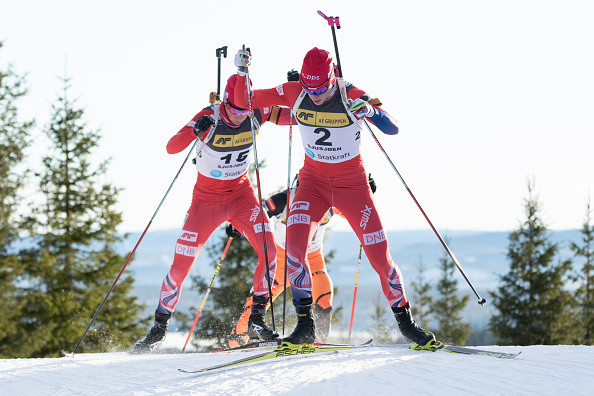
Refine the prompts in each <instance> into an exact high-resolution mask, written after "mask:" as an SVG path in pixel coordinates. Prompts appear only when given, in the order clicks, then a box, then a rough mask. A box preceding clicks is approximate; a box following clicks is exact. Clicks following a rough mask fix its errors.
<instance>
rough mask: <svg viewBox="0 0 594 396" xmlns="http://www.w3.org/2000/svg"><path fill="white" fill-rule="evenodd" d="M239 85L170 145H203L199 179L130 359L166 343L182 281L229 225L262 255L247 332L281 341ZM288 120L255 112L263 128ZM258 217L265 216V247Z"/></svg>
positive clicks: (272, 109)
mask: <svg viewBox="0 0 594 396" xmlns="http://www.w3.org/2000/svg"><path fill="white" fill-rule="evenodd" d="M236 80H237V75H236V74H234V75H232V76H231V77H230V78H229V79H228V80H227V85H226V87H225V93H224V96H223V101H222V102H221V103H220V104H218V103H217V104H214V105H211V106H209V107H206V108H204V109H203V110H202V111H200V112H199V113H198V114H196V115H195V116H194V117H193V118H192V120H191V121H190V122H188V124H186V125H185V126H184V127H183V128H182V129H181V130H180V131H179V132H178V133H177V134H176V135H174V136H173V137H172V138H171V139H170V140H169V142H168V143H167V152H168V153H169V154H176V153H179V152H181V151H183V150H184V149H185V148H186V147H188V146H189V145H190V144H191V143H192V142H193V141H194V140H195V139H197V138H198V139H200V141H199V142H198V144H197V146H196V150H197V154H196V168H197V169H198V178H197V180H196V184H195V186H194V191H193V194H192V203H191V205H190V208H189V209H188V213H187V214H186V219H185V221H184V224H183V228H182V231H181V232H180V235H179V237H178V239H177V243H176V245H175V255H174V258H173V264H172V265H171V269H170V270H169V273H168V274H167V275H166V276H165V279H164V280H163V284H162V286H161V295H160V299H159V304H158V306H157V310H156V312H155V322H154V325H153V327H152V328H151V330H150V331H149V333H148V334H147V336H146V337H145V338H144V339H142V340H140V341H138V342H137V343H136V344H135V345H134V348H133V350H132V351H131V353H132V354H144V353H151V352H152V351H154V350H155V349H157V348H158V347H159V345H160V344H161V343H162V342H163V341H164V340H165V336H166V334H167V327H168V324H169V319H170V318H171V316H172V314H173V311H174V310H175V307H176V305H177V303H178V301H179V298H180V294H181V289H182V284H183V282H184V280H185V279H186V277H187V276H188V274H189V272H190V270H191V268H192V266H193V265H194V261H195V260H196V258H197V257H198V254H199V253H200V250H201V249H202V247H203V246H204V244H205V243H206V241H207V240H208V238H209V237H210V235H211V234H212V232H213V231H214V230H215V229H216V228H217V227H218V226H219V225H220V224H222V223H224V222H226V221H229V222H230V223H232V224H233V226H234V227H235V228H236V229H237V230H239V231H240V232H241V233H242V234H243V235H244V236H246V238H247V239H248V240H249V242H250V243H251V245H252V246H253V247H254V250H255V251H256V253H257V254H258V266H257V267H256V270H255V273H254V279H253V284H254V286H253V288H254V299H253V306H252V314H251V315H250V318H249V323H248V326H250V327H253V328H254V329H256V330H257V331H256V333H257V334H256V336H257V337H258V338H260V339H262V340H272V339H274V338H278V334H277V333H276V332H273V330H271V329H270V328H269V327H268V326H267V325H266V323H265V322H264V312H265V307H266V304H267V303H268V299H269V291H268V280H267V277H266V263H265V260H264V257H265V254H264V253H265V249H266V252H267V254H268V265H269V270H270V277H271V278H272V279H274V273H275V266H276V248H275V244H274V238H273V234H272V230H271V229H270V222H269V220H268V217H267V216H265V215H264V214H262V210H261V209H260V208H261V207H260V204H259V202H258V198H257V197H256V193H255V191H254V188H253V187H252V184H251V182H250V179H249V177H248V166H249V163H250V160H251V157H252V150H253V142H252V131H251V126H250V122H249V121H246V120H247V118H248V113H249V109H248V108H247V106H246V107H241V106H238V105H237V103H236V102H235V100H234V97H233V91H234V87H235V84H236ZM243 84H245V81H244V82H243ZM289 114H290V113H289V111H288V109H280V108H279V107H277V106H267V107H254V108H253V115H254V117H255V118H256V120H257V121H258V123H259V124H260V125H261V124H263V123H264V122H266V121H271V122H273V123H275V124H278V125H288V124H289ZM257 132H258V131H255V133H257ZM260 216H264V223H265V226H264V228H265V231H266V245H267V246H266V247H265V246H264V243H263V238H262V231H263V230H262V218H261V217H260Z"/></svg>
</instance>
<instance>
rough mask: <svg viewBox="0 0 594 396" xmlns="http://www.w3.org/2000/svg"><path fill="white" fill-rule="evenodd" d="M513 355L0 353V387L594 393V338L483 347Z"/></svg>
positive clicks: (7, 391)
mask: <svg viewBox="0 0 594 396" xmlns="http://www.w3.org/2000/svg"><path fill="white" fill-rule="evenodd" d="M482 349H487V350H497V351H505V352H518V351H522V353H521V354H520V355H519V356H518V357H516V358H515V359H510V360H507V359H497V358H493V357H487V356H464V355H456V354H451V353H445V352H425V351H413V350H410V349H407V346H405V345H395V346H381V347H368V348H365V349H357V350H354V351H340V352H338V353H321V354H314V355H307V356H298V357H290V358H279V359H273V360H268V361H265V362H261V363H252V364H249V365H242V366H238V367H235V368H229V369H225V370H219V371H212V372H206V373H200V374H187V373H181V372H179V371H178V368H183V369H186V370H192V369H198V368H203V367H208V366H212V365H215V364H219V363H223V362H227V361H231V360H234V359H237V358H238V357H245V356H248V355H250V354H253V353H257V352H234V353H185V354H179V353H177V354H153V355H144V356H132V355H129V354H127V353H125V352H118V353H97V354H93V353H89V354H76V355H75V356H74V357H73V358H69V357H62V358H52V359H5V360H0V394H2V395H152V394H158V395H258V396H263V395H279V394H283V395H299V396H305V395H388V394H393V395H566V394H571V395H591V394H592V384H591V381H592V379H591V377H592V373H593V371H592V370H593V369H592V367H594V347H591V346H528V347H501V346H497V347H495V346H488V347H482Z"/></svg>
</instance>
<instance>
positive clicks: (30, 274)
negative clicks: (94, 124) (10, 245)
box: [14, 78, 142, 357]
mask: <svg viewBox="0 0 594 396" xmlns="http://www.w3.org/2000/svg"><path fill="white" fill-rule="evenodd" d="M63 82H64V93H63V96H61V97H59V98H58V101H57V103H56V104H53V105H52V114H51V121H50V123H49V125H48V126H47V128H46V131H45V132H46V134H47V137H48V138H49V140H50V142H51V145H50V152H48V153H47V155H45V156H43V158H42V166H41V171H40V172H39V173H37V174H36V176H37V177H38V179H39V190H40V192H41V196H42V198H43V202H42V203H41V204H38V205H35V206H34V207H32V209H31V212H32V214H33V216H31V217H30V218H29V219H28V225H29V228H30V231H31V233H32V236H33V237H34V239H35V242H36V246H35V247H33V248H30V249H26V250H22V251H21V252H20V264H21V265H22V267H23V270H24V274H23V276H22V279H20V280H21V284H22V286H21V287H20V290H19V292H20V301H21V302H22V303H23V304H24V308H23V310H22V312H21V321H20V324H19V334H18V339H16V340H14V343H15V350H18V351H19V353H20V354H21V355H20V356H23V357H25V356H27V357H46V356H58V355H59V351H60V349H61V348H66V349H67V348H68V347H72V346H74V343H75V342H76V341H77V340H78V339H79V338H80V336H81V335H82V333H83V331H84V330H85V328H86V326H87V325H88V323H89V321H90V319H91V317H92V316H93V314H94V313H95V311H96V309H97V307H98V306H99V304H100V303H101V301H102V300H103V298H104V296H105V294H106V292H107V291H108V290H109V287H110V286H111V284H112V283H113V280H114V279H115V277H116V276H117V274H118V273H119V270H120V268H121V266H122V264H123V262H124V257H122V256H120V255H118V254H117V253H116V247H117V246H118V243H119V242H120V241H121V239H120V237H119V236H118V235H117V234H116V227H117V226H118V225H119V224H120V223H121V221H122V217H121V213H119V212H117V211H116V210H115V209H114V206H115V204H116V202H117V201H116V199H117V195H118V192H119V189H118V188H116V187H114V186H112V185H111V184H109V183H104V184H102V180H104V178H105V175H106V171H107V164H108V161H103V162H101V163H100V164H98V165H97V166H96V167H94V166H93V165H92V164H91V154H92V151H93V149H95V148H96V147H97V146H98V142H99V139H100V135H99V133H98V132H96V131H90V130H88V128H87V125H86V124H85V123H84V122H83V120H82V118H83V115H84V113H83V110H82V109H77V108H75V103H74V102H72V101H70V100H69V99H68V98H67V92H68V89H69V85H68V83H69V80H68V79H66V78H64V79H63ZM132 282H133V279H132V278H131V277H130V276H129V275H127V274H126V275H125V276H124V277H123V278H122V279H121V280H120V281H119V283H118V285H117V286H116V287H115V288H114V290H113V292H112V294H111V296H110V298H109V299H108V300H107V303H106V304H105V306H104V307H103V310H102V311H101V315H100V316H99V317H98V319H97V322H96V325H95V327H94V329H92V330H91V331H90V332H89V333H88V334H87V336H86V337H85V339H84V342H83V343H82V344H81V346H80V347H79V349H78V352H85V351H86V352H89V351H105V350H111V349H113V348H115V347H118V346H121V347H129V345H130V344H131V343H132V341H133V340H135V339H136V338H138V337H139V336H140V335H141V334H142V328H141V327H140V323H139V321H138V319H137V312H138V311H140V309H141V307H140V306H139V305H137V304H136V297H132V296H130V295H129V294H130V291H131V287H132Z"/></svg>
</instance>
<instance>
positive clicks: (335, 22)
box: [318, 11, 487, 306]
mask: <svg viewBox="0 0 594 396" xmlns="http://www.w3.org/2000/svg"><path fill="white" fill-rule="evenodd" d="M318 14H320V15H321V16H322V17H323V18H324V19H326V20H327V21H328V24H329V25H330V27H331V28H332V37H333V38H334V50H335V52H336V58H337V59H336V60H337V63H338V65H339V71H340V74H341V77H342V70H341V69H340V59H339V55H338V43H337V41H336V34H335V33H334V25H337V27H338V28H340V21H339V19H338V17H336V18H334V17H327V16H326V15H324V13H323V12H321V11H318ZM363 123H364V124H365V126H366V127H367V130H368V131H369V133H371V136H372V137H373V140H375V142H376V143H377V145H378V147H379V148H380V150H381V151H382V153H384V156H385V157H386V159H387V160H388V162H389V163H390V165H391V166H392V169H394V171H395V172H396V174H397V175H398V178H399V179H400V181H401V182H402V184H403V185H404V187H405V188H406V190H407V191H408V193H409V194H410V196H411V198H412V199H413V201H414V202H415V204H416V205H417V207H418V208H419V210H420V211H421V213H422V214H423V216H424V217H425V220H427V222H428V223H429V226H430V227H431V229H432V230H433V232H434V233H435V235H436V236H437V239H439V241H440V242H441V244H442V246H443V247H444V249H445V250H446V252H447V253H448V254H449V256H450V258H451V259H452V261H453V262H454V264H456V267H458V270H459V271H460V273H461V274H462V276H463V277H464V279H465V280H466V282H467V283H468V286H470V288H471V289H472V291H473V292H474V294H475V296H476V297H477V298H478V303H479V304H480V305H483V306H484V304H485V303H486V302H487V300H485V299H484V298H482V297H481V296H480V295H479V294H478V293H477V291H476V290H475V288H474V286H472V283H471V282H470V280H469V279H468V277H467V276H466V273H464V270H463V269H462V266H461V265H460V262H459V261H458V259H457V258H456V256H455V255H454V253H453V252H452V251H451V250H450V248H449V247H448V245H447V244H446V243H445V241H444V240H443V238H442V237H441V235H439V232H437V229H436V228H435V227H434V226H433V223H431V220H429V217H428V216H427V214H426V213H425V211H424V210H423V208H422V207H421V205H420V204H419V201H417V199H416V198H415V196H414V195H413V193H412V191H411V190H410V188H408V186H407V185H406V182H405V181H404V179H403V178H402V176H401V175H400V172H398V169H396V166H394V163H393V162H392V160H391V159H390V157H389V156H388V153H386V150H384V148H383V147H382V145H381V144H380V142H379V140H378V139H377V137H376V136H375V134H374V133H373V131H372V130H371V128H370V127H369V124H368V123H367V120H365V119H363Z"/></svg>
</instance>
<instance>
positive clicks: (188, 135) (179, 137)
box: [167, 104, 218, 154]
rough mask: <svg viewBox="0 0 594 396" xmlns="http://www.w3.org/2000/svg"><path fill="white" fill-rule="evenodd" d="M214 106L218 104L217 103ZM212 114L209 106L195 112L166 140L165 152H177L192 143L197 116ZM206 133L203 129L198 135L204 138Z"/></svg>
mask: <svg viewBox="0 0 594 396" xmlns="http://www.w3.org/2000/svg"><path fill="white" fill-rule="evenodd" d="M215 106H218V104H217V105H215ZM213 114H214V112H213V111H212V109H211V108H210V107H207V108H205V109H202V111H200V112H199V113H198V114H196V115H195V116H194V118H192V120H190V122H188V123H187V124H186V125H184V126H183V127H182V129H180V130H179V132H178V133H176V134H175V135H173V136H172V137H171V139H169V142H167V153H168V154H177V153H179V152H180V151H183V150H184V149H185V148H186V147H188V146H189V145H190V143H192V142H193V141H194V140H195V139H196V134H194V125H195V124H196V121H197V120H198V118H200V117H202V116H203V115H210V116H212V115H213ZM207 134H208V131H205V132H204V134H203V135H202V136H200V139H204V138H205V137H206V135H207Z"/></svg>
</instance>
